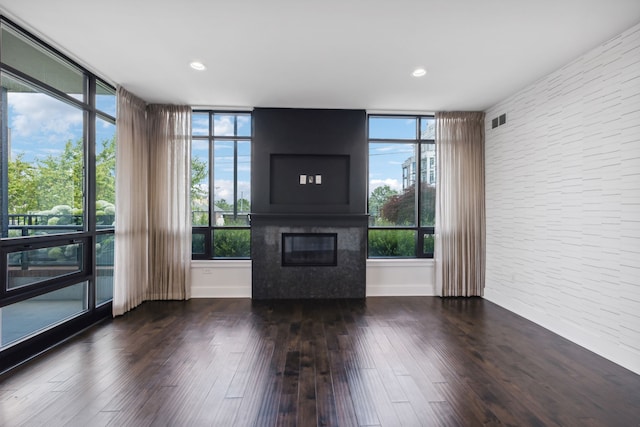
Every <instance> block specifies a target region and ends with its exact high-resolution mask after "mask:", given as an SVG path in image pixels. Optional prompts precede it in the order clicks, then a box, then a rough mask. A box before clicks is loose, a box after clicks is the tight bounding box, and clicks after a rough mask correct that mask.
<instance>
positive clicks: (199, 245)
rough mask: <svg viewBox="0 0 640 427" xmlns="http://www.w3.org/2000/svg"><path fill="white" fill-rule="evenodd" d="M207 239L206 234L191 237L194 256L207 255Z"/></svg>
mask: <svg viewBox="0 0 640 427" xmlns="http://www.w3.org/2000/svg"><path fill="white" fill-rule="evenodd" d="M204 244H205V239H204V234H199V233H198V234H195V233H194V234H193V235H192V236H191V253H193V254H203V253H205V247H204Z"/></svg>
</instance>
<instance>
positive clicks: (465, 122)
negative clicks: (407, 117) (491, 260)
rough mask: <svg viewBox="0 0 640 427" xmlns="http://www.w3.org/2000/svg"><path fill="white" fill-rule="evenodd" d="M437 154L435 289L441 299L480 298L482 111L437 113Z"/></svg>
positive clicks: (481, 261)
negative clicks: (458, 297)
mask: <svg viewBox="0 0 640 427" xmlns="http://www.w3.org/2000/svg"><path fill="white" fill-rule="evenodd" d="M436 152H437V170H438V180H437V191H436V241H435V253H434V257H435V262H436V288H437V289H438V291H439V292H440V295H441V296H444V297H457V296H461V297H462V296H464V297H468V296H482V294H483V290H484V274H485V270H484V269H485V205H484V113H481V112H447V113H437V114H436Z"/></svg>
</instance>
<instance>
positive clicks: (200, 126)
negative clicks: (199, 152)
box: [191, 112, 209, 136]
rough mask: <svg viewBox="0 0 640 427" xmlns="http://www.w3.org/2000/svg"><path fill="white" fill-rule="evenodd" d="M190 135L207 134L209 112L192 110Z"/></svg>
mask: <svg viewBox="0 0 640 427" xmlns="http://www.w3.org/2000/svg"><path fill="white" fill-rule="evenodd" d="M191 135H193V136H207V135H209V113H198V112H193V113H192V114H191Z"/></svg>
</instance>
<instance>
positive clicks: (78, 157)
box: [8, 136, 116, 223]
mask: <svg viewBox="0 0 640 427" xmlns="http://www.w3.org/2000/svg"><path fill="white" fill-rule="evenodd" d="M115 144H116V141H115V136H114V137H113V138H111V139H110V140H106V141H103V142H102V150H101V151H100V152H99V153H98V154H97V155H96V195H97V198H98V199H100V200H103V201H106V202H105V203H108V204H109V205H111V206H112V207H113V203H114V202H115V160H116V159H115ZM83 168H84V144H83V140H82V139H79V140H77V141H75V142H72V141H67V143H66V144H65V146H64V150H63V152H62V153H60V154H55V155H54V154H49V155H47V156H46V157H44V158H42V159H40V158H37V159H35V161H34V162H32V163H29V162H25V161H24V155H23V154H19V155H17V156H16V158H15V159H13V160H11V161H9V164H8V175H9V176H8V178H9V183H8V197H9V213H11V214H20V213H30V212H38V211H40V213H41V214H43V215H47V214H48V215H56V216H58V215H64V216H70V215H82V210H83V194H82V189H83V183H82V180H83V179H84V175H83ZM52 206H53V207H54V208H52ZM56 208H60V209H63V208H64V211H56V210H55V209H56ZM67 208H68V209H67ZM98 210H101V208H98ZM45 212H47V213H45ZM113 213H115V210H114V211H113ZM105 214H107V215H110V213H107V212H105ZM111 215H112V213H111ZM63 223H64V222H63ZM66 223H69V222H66Z"/></svg>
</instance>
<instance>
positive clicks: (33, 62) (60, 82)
mask: <svg viewBox="0 0 640 427" xmlns="http://www.w3.org/2000/svg"><path fill="white" fill-rule="evenodd" d="M1 40H2V47H1V49H0V55H2V56H1V59H2V62H4V63H5V64H7V65H10V66H12V67H13V68H15V69H17V70H20V71H22V72H23V73H25V74H28V75H29V76H31V77H33V78H35V79H37V80H40V81H41V82H43V83H46V84H48V85H49V86H52V87H54V88H56V89H58V90H60V91H61V92H64V93H66V94H67V95H70V96H72V97H74V98H76V99H78V100H80V101H84V100H85V92H86V90H85V78H84V75H83V73H82V72H81V71H80V70H79V69H78V68H77V67H74V66H73V65H71V64H69V63H68V62H66V61H65V60H63V59H61V58H59V57H58V56H56V55H55V54H53V53H51V52H49V51H47V50H45V49H43V48H42V47H40V46H39V45H38V44H36V43H34V42H32V41H31V40H29V39H27V38H26V37H24V36H22V35H21V34H18V33H17V32H16V31H14V30H13V29H12V28H10V27H9V26H7V25H5V24H3V25H2V37H1Z"/></svg>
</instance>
